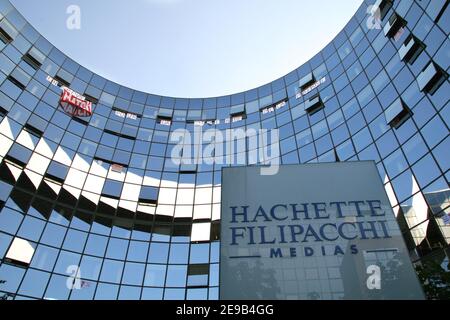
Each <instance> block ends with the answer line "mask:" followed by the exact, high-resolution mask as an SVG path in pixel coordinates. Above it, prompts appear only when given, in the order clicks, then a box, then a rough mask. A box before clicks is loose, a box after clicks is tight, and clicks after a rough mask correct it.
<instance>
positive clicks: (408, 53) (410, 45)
mask: <svg viewBox="0 0 450 320" xmlns="http://www.w3.org/2000/svg"><path fill="white" fill-rule="evenodd" d="M424 49H425V45H424V44H423V43H422V42H421V41H420V40H419V39H417V38H416V37H415V36H414V35H413V34H410V35H409V36H408V38H406V40H405V42H404V43H403V45H402V46H401V47H400V49H398V53H399V55H400V59H401V60H402V61H405V62H407V63H409V64H413V63H414V61H416V59H417V57H418V56H419V55H420V53H421V52H422V51H423V50H424Z"/></svg>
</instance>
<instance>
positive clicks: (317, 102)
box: [305, 94, 323, 115]
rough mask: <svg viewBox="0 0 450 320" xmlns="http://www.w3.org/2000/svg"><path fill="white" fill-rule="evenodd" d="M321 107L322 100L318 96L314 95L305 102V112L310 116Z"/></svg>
mask: <svg viewBox="0 0 450 320" xmlns="http://www.w3.org/2000/svg"><path fill="white" fill-rule="evenodd" d="M322 106H323V103H322V99H321V98H320V95H319V94H316V95H314V96H313V97H311V98H310V99H309V100H308V101H306V102H305V111H306V112H308V113H309V114H310V115H312V114H314V113H316V112H317V111H319V109H320V108H321V107H322Z"/></svg>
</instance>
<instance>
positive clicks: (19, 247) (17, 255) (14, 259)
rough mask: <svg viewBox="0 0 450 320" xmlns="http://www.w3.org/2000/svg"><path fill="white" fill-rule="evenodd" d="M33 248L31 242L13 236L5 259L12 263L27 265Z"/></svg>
mask: <svg viewBox="0 0 450 320" xmlns="http://www.w3.org/2000/svg"><path fill="white" fill-rule="evenodd" d="M34 249H35V245H34V244H33V243H32V242H29V241H27V240H24V239H21V238H14V240H13V242H12V244H11V247H10V248H9V250H8V253H7V254H6V257H5V259H6V261H8V262H10V263H13V264H17V265H22V266H28V265H29V264H30V262H31V259H32V258H33V254H34Z"/></svg>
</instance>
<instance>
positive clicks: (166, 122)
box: [156, 115, 172, 126]
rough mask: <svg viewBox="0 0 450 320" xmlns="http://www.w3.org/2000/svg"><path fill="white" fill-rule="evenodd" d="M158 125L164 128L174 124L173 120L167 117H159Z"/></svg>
mask: <svg viewBox="0 0 450 320" xmlns="http://www.w3.org/2000/svg"><path fill="white" fill-rule="evenodd" d="M156 120H157V123H159V124H160V125H163V126H170V125H171V124H172V118H171V117H167V116H160V115H159V116H158V117H157V119H156Z"/></svg>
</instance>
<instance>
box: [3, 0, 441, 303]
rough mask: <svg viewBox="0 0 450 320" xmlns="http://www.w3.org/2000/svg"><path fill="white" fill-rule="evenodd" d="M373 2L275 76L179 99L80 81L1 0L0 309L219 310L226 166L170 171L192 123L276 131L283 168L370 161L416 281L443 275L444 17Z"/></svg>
mask: <svg viewBox="0 0 450 320" xmlns="http://www.w3.org/2000/svg"><path fill="white" fill-rule="evenodd" d="M374 2H375V0H367V1H365V2H364V3H363V4H362V5H361V7H360V8H359V9H358V11H357V12H356V14H355V15H354V17H353V18H352V19H351V20H350V21H349V22H348V24H347V25H346V26H345V28H344V29H343V30H342V31H341V32H340V33H339V34H338V36H337V37H336V38H335V39H334V40H333V41H332V42H331V43H329V44H328V45H327V46H326V47H325V48H324V49H323V50H322V51H320V52H319V53H318V54H317V55H316V56H314V57H313V58H312V59H311V60H310V61H308V62H307V63H305V64H304V65H302V66H301V67H299V68H298V69H296V70H294V71H292V72H291V73H289V74H287V75H286V76H284V77H282V78H279V79H277V80H275V81H273V82H271V83H269V84H266V85H264V86H261V87H259V88H256V89H253V90H249V91H246V92H241V93H238V94H233V95H228V96H222V97H216V98H205V99H200V98H199V99H183V98H172V97H164V96H157V95H152V94H147V93H143V92H138V91H135V90H132V89H129V88H126V87H123V86H120V85H118V84H116V83H113V82H111V81H108V80H107V79H104V78H102V77H100V76H98V75H96V74H94V73H92V72H91V71H89V70H87V69H85V68H84V67H82V66H80V65H79V64H77V63H76V62H74V61H73V60H71V59H70V58H68V57H66V56H65V55H64V54H62V53H61V52H60V51H59V50H58V49H57V48H55V47H53V46H52V45H51V44H50V43H49V42H48V41H47V40H46V39H45V38H43V37H42V36H41V35H39V33H38V32H36V31H35V30H34V29H33V27H32V26H30V24H28V23H27V22H26V21H25V19H24V18H23V17H22V16H21V15H20V14H19V13H18V12H17V10H16V9H15V8H14V7H13V6H12V5H11V4H10V3H9V1H7V0H2V1H0V40H1V41H0V115H1V116H0V117H1V118H0V162H1V164H0V167H1V168H0V210H1V211H0V258H1V259H2V260H1V265H0V296H1V297H3V298H4V299H42V298H44V299H217V298H218V286H219V277H218V271H219V268H218V266H219V265H218V263H219V241H220V234H219V229H220V228H219V223H220V209H219V208H220V191H221V187H220V186H221V168H222V167H223V166H225V165H224V164H218V163H212V164H205V163H201V164H198V165H195V166H192V165H191V166H187V167H186V166H185V167H183V165H181V166H180V165H175V164H174V162H173V161H171V152H172V150H173V148H174V146H175V142H172V141H171V140H170V139H169V137H170V134H171V133H172V132H174V131H175V130H176V129H180V128H184V129H187V130H189V131H190V132H193V131H194V128H195V127H196V126H197V127H198V126H203V127H204V128H206V127H207V128H215V129H219V130H222V131H224V132H225V130H226V129H230V128H243V129H256V130H258V129H274V128H278V129H279V138H280V143H279V154H280V156H279V160H280V163H282V164H291V163H307V162H333V161H352V160H375V161H376V164H377V168H378V171H379V174H380V176H381V178H382V180H383V181H384V184H385V189H386V191H387V193H388V195H389V198H390V201H391V204H392V207H393V208H394V212H395V213H396V215H397V218H398V221H399V224H400V226H401V228H402V231H403V234H404V238H405V241H406V243H407V245H408V248H409V250H410V255H411V259H412V260H413V262H414V263H415V265H416V266H417V268H418V269H417V270H418V272H419V277H420V278H421V279H422V280H423V279H426V278H427V277H428V276H430V273H429V271H427V270H434V271H433V272H435V273H436V272H442V273H445V272H448V264H449V260H448V255H449V249H448V243H449V241H450V232H449V223H450V222H449V221H448V220H449V218H448V214H449V213H450V207H449V194H450V190H449V183H448V181H449V176H450V173H449V166H450V161H449V159H450V157H449V150H450V138H449V127H450V104H449V97H450V94H449V92H450V85H449V81H448V73H447V72H448V70H449V66H450V40H449V32H450V8H449V6H448V1H445V0H442V1H441V0H439V1H438V0H436V1H435V0H433V1H430V0H425V1H408V0H403V1H377V3H376V6H375V7H374V6H372V5H374ZM376 7H378V8H379V10H374V11H373V12H374V13H371V12H372V9H374V8H376ZM318 23H320V22H318ZM61 86H65V87H68V88H70V89H71V90H73V91H74V92H75V94H74V95H75V96H77V95H76V93H78V94H79V95H81V96H82V97H81V98H80V97H79V96H78V97H79V98H80V99H83V98H84V99H86V100H88V101H90V102H91V103H92V115H90V116H89V115H88V116H87V117H86V116H85V115H86V114H84V116H77V115H73V116H72V115H71V114H70V112H71V111H73V109H71V110H68V109H67V108H62V107H61V105H60V95H61ZM69 109H70V108H69ZM75 109H76V108H75ZM249 151H250V150H249V149H248V148H247V149H246V150H244V151H243V152H242V153H243V154H244V157H245V159H247V160H246V161H247V164H253V163H254V162H252V160H251V159H249V157H248V153H249ZM225 153H226V151H225ZM227 155H229V154H227ZM434 266H437V268H438V269H439V268H440V269H439V271H436V270H438V269H436V268H435V267H434ZM427 272H428V273H427ZM447 285H448V284H447ZM74 288H75V289H77V290H74Z"/></svg>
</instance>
